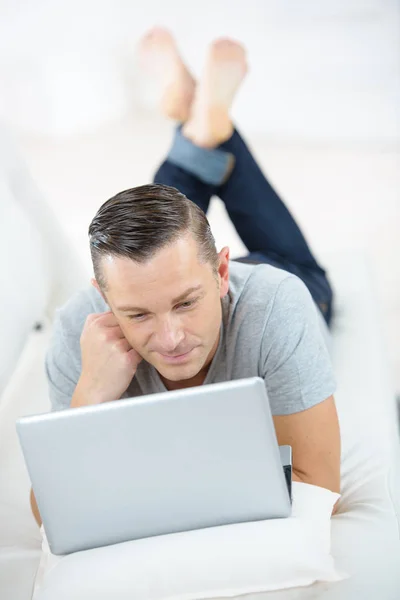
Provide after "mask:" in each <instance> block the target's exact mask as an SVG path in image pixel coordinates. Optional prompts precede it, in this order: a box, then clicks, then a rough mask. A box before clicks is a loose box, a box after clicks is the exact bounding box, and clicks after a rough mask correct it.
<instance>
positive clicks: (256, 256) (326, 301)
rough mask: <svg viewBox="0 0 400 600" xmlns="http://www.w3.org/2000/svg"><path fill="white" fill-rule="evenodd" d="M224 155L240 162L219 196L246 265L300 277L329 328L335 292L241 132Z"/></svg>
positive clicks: (227, 145) (225, 149)
mask: <svg viewBox="0 0 400 600" xmlns="http://www.w3.org/2000/svg"><path fill="white" fill-rule="evenodd" d="M219 150H224V151H226V152H227V153H229V154H231V155H233V156H234V159H235V161H234V168H233V170H232V172H231V174H230V177H229V179H228V180H227V181H226V183H224V184H223V185H221V186H220V187H219V188H218V190H217V194H218V196H219V197H220V198H221V199H222V200H223V202H224V204H225V206H226V209H227V211H228V214H229V217H230V219H231V220H232V223H233V224H234V225H235V228H236V230H237V232H238V234H239V235H240V237H241V239H242V240H243V243H244V244H245V245H246V247H247V248H248V250H249V252H250V255H249V256H248V257H245V258H244V259H243V260H244V261H247V260H248V261H249V262H265V263H268V264H272V265H274V266H280V267H281V268H283V269H286V270H287V271H289V272H291V273H294V274H295V275H297V276H298V277H300V278H301V279H302V280H303V281H304V283H305V284H306V285H307V287H308V289H309V291H310V293H311V295H312V296H313V298H314V300H315V302H316V303H317V304H318V306H319V307H320V309H321V311H322V313H323V315H324V318H325V319H326V320H327V322H328V323H329V322H330V319H331V313H332V300H333V293H332V289H331V286H330V284H329V281H328V279H327V276H326V272H325V270H324V269H323V268H322V267H321V266H320V265H319V264H318V263H317V261H316V259H315V258H314V256H313V254H312V252H311V250H310V248H309V246H308V244H307V242H306V240H305V238H304V236H303V234H302V232H301V230H300V228H299V226H298V225H297V223H296V221H295V219H294V218H293V216H292V215H291V213H290V212H289V210H288V209H287V207H286V206H285V204H284V203H283V202H282V200H281V199H280V198H279V196H278V194H277V193H276V192H275V190H274V189H273V187H272V186H271V185H270V183H269V182H268V180H267V179H266V177H265V176H264V174H263V172H262V171H261V169H260V167H259V166H258V164H257V163H256V161H255V159H254V158H253V156H252V155H251V153H250V151H249V149H248V148H247V146H246V144H245V142H244V141H243V139H242V138H241V137H240V135H239V133H238V132H237V131H235V132H234V133H233V135H232V137H231V138H230V139H229V140H228V141H227V142H225V143H224V144H222V145H221V146H220V147H219Z"/></svg>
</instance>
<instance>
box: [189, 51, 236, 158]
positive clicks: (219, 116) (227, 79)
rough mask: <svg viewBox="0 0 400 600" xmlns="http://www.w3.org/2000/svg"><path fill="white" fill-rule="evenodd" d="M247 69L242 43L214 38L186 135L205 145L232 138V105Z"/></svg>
mask: <svg viewBox="0 0 400 600" xmlns="http://www.w3.org/2000/svg"><path fill="white" fill-rule="evenodd" d="M246 73H247V61H246V51H245V49H244V48H243V46H241V44H239V43H238V42H235V41H233V40H230V39H220V40H216V41H215V42H213V43H212V45H211V46H210V49H209V53H208V56H207V59H206V62H205V66H204V70H203V73H202V77H201V79H200V82H199V84H198V86H197V90H196V95H195V99H194V102H193V105H192V111H191V116H190V119H189V120H188V122H187V123H186V124H185V127H184V129H183V133H184V135H186V136H187V137H188V138H189V139H191V140H192V141H193V142H194V143H196V144H197V145H200V146H204V147H215V146H217V145H218V144H221V143H222V142H224V141H226V140H227V139H229V138H230V137H231V135H232V132H233V126H232V121H231V118H230V110H231V106H232V103H233V100H234V98H235V95H236V93H237V91H238V89H239V87H240V85H241V83H242V81H243V79H244V77H245V76H246Z"/></svg>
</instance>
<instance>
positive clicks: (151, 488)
mask: <svg viewBox="0 0 400 600" xmlns="http://www.w3.org/2000/svg"><path fill="white" fill-rule="evenodd" d="M17 431H18V435H19V438H20V442H21V446H22V449H23V453H24V456H25V461H26V464H27V468H28V471H29V475H30V477H31V481H32V485H33V489H34V492H35V496H36V500H37V503H38V507H39V511H40V514H41V516H42V519H43V524H44V527H45V530H46V534H47V538H48V541H49V546H50V549H51V551H52V552H53V553H54V554H66V553H69V552H73V551H77V550H84V549H88V548H94V547H98V546H104V545H107V544H114V543H118V542H122V541H127V540H133V539H137V538H143V537H150V536H155V535H162V534H168V533H174V532H179V531H186V530H190V529H198V528H203V527H212V526H218V525H225V524H229V523H238V522H244V521H257V520H263V519H270V518H279V517H286V516H288V515H289V514H290V511H291V504H290V499H289V494H288V490H287V486H286V482H285V477H284V473H283V469H282V464H281V458H280V453H279V449H278V444H277V440H276V435H275V429H274V425H273V420H272V416H271V412H270V408H269V403H268V398H267V393H266V389H265V384H264V382H263V380H262V379H261V378H258V377H254V378H249V379H242V380H236V381H229V382H224V383H217V384H209V385H204V386H199V387H194V388H188V389H184V390H178V391H173V392H172V391H171V392H166V393H160V394H151V395H148V396H142V397H136V398H132V399H124V400H118V401H115V402H108V403H105V404H101V405H96V406H88V407H82V408H76V409H70V410H66V411H61V412H56V413H49V414H44V415H39V416H33V417H25V418H22V419H19V420H18V421H17Z"/></svg>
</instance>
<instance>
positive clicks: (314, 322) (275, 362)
mask: <svg viewBox="0 0 400 600" xmlns="http://www.w3.org/2000/svg"><path fill="white" fill-rule="evenodd" d="M317 310H318V309H317V307H316V306H315V304H314V301H313V299H312V297H311V295H310V293H309V291H308V289H307V288H306V286H305V285H304V283H303V282H302V281H301V280H300V279H299V278H297V277H296V276H292V275H291V276H289V277H287V278H286V279H284V280H283V281H281V283H280V284H279V286H278V288H277V291H276V294H275V299H274V301H273V304H272V308H271V311H270V314H269V316H268V317H267V320H266V324H265V329H264V333H263V338H262V344H261V348H262V351H261V361H262V364H261V369H262V376H263V378H264V381H265V384H266V388H267V392H268V397H269V402H270V406H271V411H272V414H273V415H288V414H292V413H296V412H300V411H302V410H306V409H307V408H311V407H312V406H314V405H316V404H318V403H320V402H322V401H323V400H325V399H326V398H328V397H329V396H331V395H332V394H333V393H334V392H335V389H336V382H335V377H334V374H333V368H332V363H331V359H330V356H329V353H328V350H327V347H326V344H325V341H324V338H323V335H322V332H321V327H320V321H319V318H318V314H317Z"/></svg>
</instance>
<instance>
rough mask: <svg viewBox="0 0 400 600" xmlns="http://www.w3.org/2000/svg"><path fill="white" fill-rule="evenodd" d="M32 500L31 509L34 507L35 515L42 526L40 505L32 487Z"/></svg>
mask: <svg viewBox="0 0 400 600" xmlns="http://www.w3.org/2000/svg"><path fill="white" fill-rule="evenodd" d="M30 501H31V509H32V513H33V516H34V517H35V521H36V523H37V524H38V525H39V527H41V525H42V518H41V516H40V512H39V509H38V505H37V502H36V498H35V494H34V493H33V490H32V489H31V495H30Z"/></svg>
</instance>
